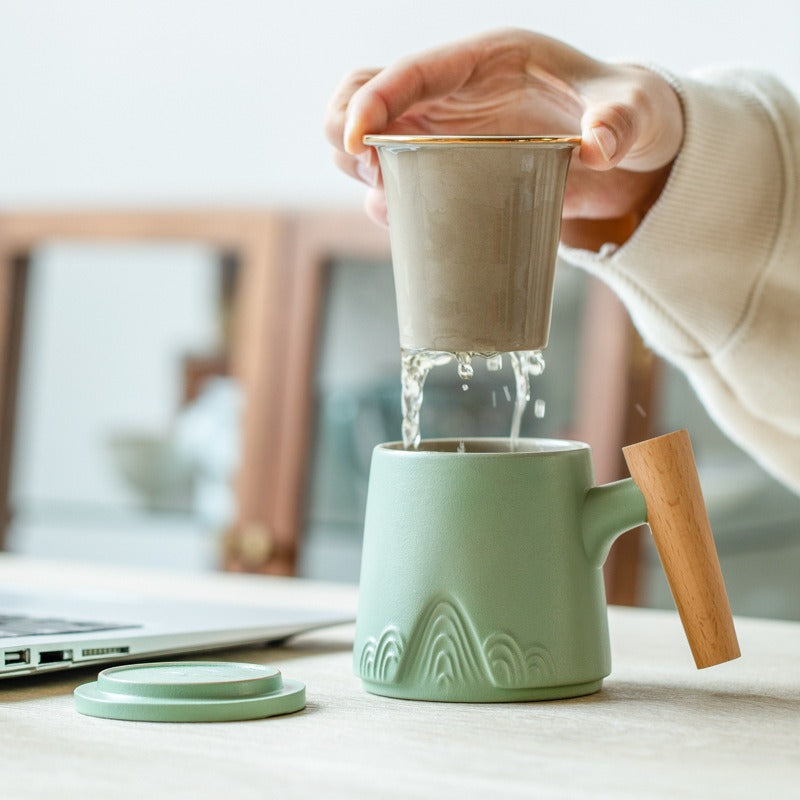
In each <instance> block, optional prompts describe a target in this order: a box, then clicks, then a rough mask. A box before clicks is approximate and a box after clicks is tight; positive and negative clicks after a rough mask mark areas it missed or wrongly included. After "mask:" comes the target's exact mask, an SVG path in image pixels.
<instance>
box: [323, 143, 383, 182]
mask: <svg viewBox="0 0 800 800" xmlns="http://www.w3.org/2000/svg"><path fill="white" fill-rule="evenodd" d="M333 163H334V164H335V165H336V166H337V167H339V169H340V170H342V172H344V173H346V174H347V175H349V176H350V177H351V178H355V179H356V180H358V181H361V182H362V183H365V184H366V185H367V186H378V185H379V184H380V182H381V175H380V169H379V167H378V159H377V156H376V154H375V148H373V147H370V148H367V149H366V150H365V151H364V152H363V153H360V154H359V155H358V156H351V155H350V154H349V153H345V152H343V151H342V150H337V149H336V148H334V149H333Z"/></svg>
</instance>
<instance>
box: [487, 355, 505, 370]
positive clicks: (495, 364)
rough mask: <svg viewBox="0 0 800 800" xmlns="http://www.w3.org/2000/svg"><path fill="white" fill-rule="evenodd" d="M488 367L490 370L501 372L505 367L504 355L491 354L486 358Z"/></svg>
mask: <svg viewBox="0 0 800 800" xmlns="http://www.w3.org/2000/svg"><path fill="white" fill-rule="evenodd" d="M486 369H488V370H489V372H499V371H500V370H501V369H503V356H502V354H500V353H495V354H494V355H493V356H489V358H487V359H486Z"/></svg>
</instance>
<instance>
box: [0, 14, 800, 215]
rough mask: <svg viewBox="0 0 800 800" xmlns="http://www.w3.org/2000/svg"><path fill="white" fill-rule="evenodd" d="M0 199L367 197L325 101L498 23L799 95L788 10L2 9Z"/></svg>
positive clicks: (796, 39)
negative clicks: (344, 174)
mask: <svg viewBox="0 0 800 800" xmlns="http://www.w3.org/2000/svg"><path fill="white" fill-rule="evenodd" d="M0 10H1V13H0V110H1V111H0V115H1V116H0V205H4V206H7V205H9V204H20V203H23V204H37V205H38V204H43V203H44V204H55V203H59V204H60V203H81V204H86V203H91V204H96V203H98V202H106V201H108V202H112V203H116V204H131V203H144V204H170V203H174V202H180V203H192V204H213V203H217V202H223V203H233V204H244V203H259V204H261V203H269V204H286V203H289V204H293V205H306V204H309V203H316V204H328V203H330V202H332V201H343V200H344V201H352V202H354V203H355V202H359V193H358V191H357V190H356V188H355V187H354V186H351V185H350V184H349V183H348V182H347V181H345V180H344V179H342V178H341V177H340V176H339V175H338V174H336V172H335V171H334V169H333V168H332V167H331V166H330V164H329V159H328V151H327V146H326V144H325V143H324V141H323V138H322V134H321V120H322V115H323V110H324V107H325V103H326V100H327V98H328V96H329V94H330V92H331V91H332V89H333V87H334V86H335V85H336V83H337V82H338V80H339V78H340V77H341V76H342V75H343V74H344V73H345V72H347V71H348V70H350V69H351V68H353V67H358V66H370V65H377V64H381V63H385V62H387V61H390V60H392V59H395V58H396V57H398V56H400V55H403V54H406V53H408V52H412V51H415V50H418V49H421V48H425V47H428V46H431V45H433V44H435V43H438V42H442V41H446V40H449V39H451V38H454V37H460V36H464V35H471V34H473V33H476V32H478V31H481V30H484V29H487V28H493V27H497V26H502V25H517V26H524V27H532V28H536V29H538V30H541V31H543V32H545V33H548V34H551V35H554V36H557V37H560V38H564V39H566V40H567V41H569V42H570V43H572V44H574V45H576V46H578V47H580V48H583V49H584V50H586V51H588V52H590V53H592V54H594V55H597V56H600V57H608V58H631V59H636V60H644V61H655V62H660V63H663V64H664V65H666V66H668V67H670V68H673V69H675V70H678V71H684V70H688V69H691V68H693V67H696V66H699V65H703V64H707V63H710V62H736V63H751V64H757V65H759V66H762V67H764V68H766V69H769V70H771V71H774V72H777V73H778V74H780V75H782V76H783V77H784V78H785V79H786V80H787V82H788V83H790V85H792V86H793V87H795V88H797V87H800V4H798V3H796V2H795V1H794V0H778V1H776V2H757V3H754V2H751V0H727V2H721V1H720V0H706V1H705V2H704V0H658V1H657V2H644V1H643V0H603V2H589V1H588V0H583V2H577V1H576V0H561V1H560V2H535V1H534V0H493V2H486V0H459V2H455V0H404V2H388V3H381V2H377V1H376V0H370V1H369V2H367V1H366V0H343V2H331V1H330V0H310V2H304V3H299V2H294V3H291V2H279V1H278V0H213V1H211V2H209V1H208V0H166V1H165V0H136V1H135V2H133V0H69V2H63V0H0Z"/></svg>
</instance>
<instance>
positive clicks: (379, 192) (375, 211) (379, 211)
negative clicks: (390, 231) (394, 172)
mask: <svg viewBox="0 0 800 800" xmlns="http://www.w3.org/2000/svg"><path fill="white" fill-rule="evenodd" d="M364 210H365V211H366V212H367V216H368V217H369V218H370V219H371V220H373V221H374V222H377V223H378V224H379V225H383V227H384V228H388V227H389V215H388V212H387V209H386V194H385V193H384V191H383V188H378V187H376V188H373V189H369V190H368V191H367V196H366V198H365V199H364Z"/></svg>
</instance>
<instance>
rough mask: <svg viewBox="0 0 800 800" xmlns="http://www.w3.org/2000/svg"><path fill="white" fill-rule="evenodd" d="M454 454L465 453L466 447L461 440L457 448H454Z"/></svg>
mask: <svg viewBox="0 0 800 800" xmlns="http://www.w3.org/2000/svg"><path fill="white" fill-rule="evenodd" d="M456 452H458V453H466V452H467V445H466V444H465V442H464V440H463V439H462V440H461V441H460V442H459V443H458V447H457V448H456Z"/></svg>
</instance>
